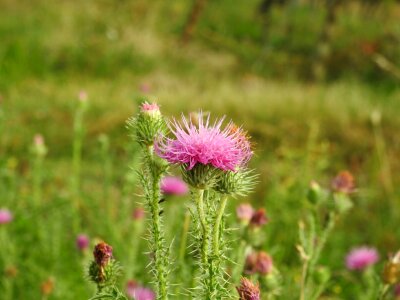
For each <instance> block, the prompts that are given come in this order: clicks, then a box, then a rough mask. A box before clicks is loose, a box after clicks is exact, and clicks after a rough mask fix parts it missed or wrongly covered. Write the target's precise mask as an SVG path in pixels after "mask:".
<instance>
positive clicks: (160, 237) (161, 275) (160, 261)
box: [147, 146, 168, 300]
mask: <svg viewBox="0 0 400 300" xmlns="http://www.w3.org/2000/svg"><path fill="white" fill-rule="evenodd" d="M147 151H148V156H149V157H150V159H151V160H152V159H153V147H152V146H149V147H148V148H147ZM149 168H150V166H149ZM149 175H150V176H151V185H152V187H151V195H150V203H149V204H150V210H151V220H152V222H151V225H152V227H153V230H152V231H153V235H152V238H153V245H154V265H155V273H156V278H157V291H158V293H157V299H158V300H166V299H168V292H167V270H166V266H165V263H164V261H165V259H166V257H165V255H167V253H168V251H167V250H166V249H165V245H164V234H163V232H162V229H161V220H160V203H159V201H160V198H161V197H160V196H161V195H160V181H161V177H160V176H159V175H158V176H157V175H155V174H154V172H149Z"/></svg>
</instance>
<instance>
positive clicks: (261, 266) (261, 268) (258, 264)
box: [245, 251, 273, 275]
mask: <svg viewBox="0 0 400 300" xmlns="http://www.w3.org/2000/svg"><path fill="white" fill-rule="evenodd" d="M272 269H273V262H272V258H271V256H269V255H268V254H267V253H266V252H264V251H260V252H253V253H251V254H249V255H248V256H247V258H246V263H245V273H246V274H249V275H252V274H255V273H259V274H261V275H267V274H269V273H270V272H271V271H272Z"/></svg>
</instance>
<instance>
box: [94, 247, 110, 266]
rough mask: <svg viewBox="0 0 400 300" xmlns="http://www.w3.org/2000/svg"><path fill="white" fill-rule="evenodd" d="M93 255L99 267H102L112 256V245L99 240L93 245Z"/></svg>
mask: <svg viewBox="0 0 400 300" xmlns="http://www.w3.org/2000/svg"><path fill="white" fill-rule="evenodd" d="M93 256H94V259H95V261H96V264H97V265H98V266H99V267H104V266H105V265H107V263H108V262H109V261H110V259H111V258H112V247H111V246H110V245H108V244H106V243H104V242H101V243H99V244H97V245H96V247H94V251H93Z"/></svg>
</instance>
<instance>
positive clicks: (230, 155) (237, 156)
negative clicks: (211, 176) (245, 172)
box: [155, 114, 253, 172]
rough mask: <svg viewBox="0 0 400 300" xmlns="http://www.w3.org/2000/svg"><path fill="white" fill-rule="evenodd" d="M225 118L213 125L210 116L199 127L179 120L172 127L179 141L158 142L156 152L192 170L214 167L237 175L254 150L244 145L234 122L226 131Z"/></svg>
mask: <svg viewBox="0 0 400 300" xmlns="http://www.w3.org/2000/svg"><path fill="white" fill-rule="evenodd" d="M223 120H224V118H222V119H220V120H217V121H215V122H214V124H213V125H211V124H210V115H208V116H207V118H206V120H205V121H204V120H203V115H202V114H201V115H200V117H199V119H198V120H197V121H198V125H195V123H194V122H193V121H192V120H191V119H189V120H187V119H186V118H185V117H182V124H179V123H178V122H177V121H176V120H175V121H174V122H173V123H172V124H170V130H171V132H172V133H173V134H174V136H175V138H166V140H165V141H164V143H161V142H160V141H158V142H156V143H155V151H156V153H157V154H158V155H159V156H160V157H161V158H164V159H166V160H167V161H168V162H169V163H171V164H183V165H185V166H186V167H187V169H188V170H191V169H193V168H194V166H195V165H197V164H202V165H211V166H213V167H214V168H217V169H220V170H223V171H233V172H236V171H237V170H238V168H240V167H242V166H244V165H245V164H246V163H247V162H248V161H249V159H250V158H251V156H252V154H253V153H252V151H251V150H250V149H247V148H246V147H244V146H243V135H244V134H243V131H242V130H241V129H237V130H236V131H232V126H233V123H232V122H231V123H229V124H228V126H227V127H225V128H224V129H223V128H222V122H223Z"/></svg>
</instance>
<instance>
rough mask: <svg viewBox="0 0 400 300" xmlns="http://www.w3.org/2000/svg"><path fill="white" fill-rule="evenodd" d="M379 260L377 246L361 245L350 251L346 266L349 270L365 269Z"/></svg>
mask: <svg viewBox="0 0 400 300" xmlns="http://www.w3.org/2000/svg"><path fill="white" fill-rule="evenodd" d="M378 260H379V254H378V251H377V250H376V249H375V248H369V247H359V248H355V249H353V250H351V251H350V253H349V254H348V255H347V256H346V266H347V268H348V269H349V270H364V269H365V268H367V267H368V266H371V265H373V264H375V263H376V262H377V261H378Z"/></svg>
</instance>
